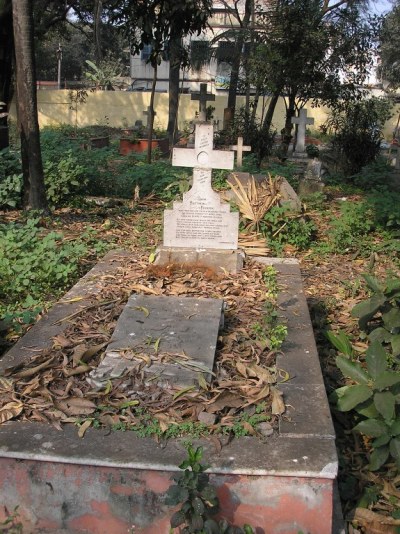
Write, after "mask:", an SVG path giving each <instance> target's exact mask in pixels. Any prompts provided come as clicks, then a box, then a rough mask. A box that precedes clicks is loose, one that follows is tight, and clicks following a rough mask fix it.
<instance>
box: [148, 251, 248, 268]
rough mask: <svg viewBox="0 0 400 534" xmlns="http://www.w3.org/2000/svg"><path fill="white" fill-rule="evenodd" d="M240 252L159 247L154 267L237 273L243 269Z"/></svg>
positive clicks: (242, 257) (242, 256)
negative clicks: (200, 268)
mask: <svg viewBox="0 0 400 534" xmlns="http://www.w3.org/2000/svg"><path fill="white" fill-rule="evenodd" d="M243 259H244V253H243V251H241V250H224V249H207V248H197V249H193V248H183V247H165V246H160V247H158V248H157V250H156V259H155V262H154V264H155V265H172V264H174V263H175V264H178V265H181V264H185V265H190V264H192V265H199V266H203V267H208V268H210V269H212V270H214V271H215V272H217V273H224V272H228V273H237V272H238V271H240V269H241V268H242V267H243Z"/></svg>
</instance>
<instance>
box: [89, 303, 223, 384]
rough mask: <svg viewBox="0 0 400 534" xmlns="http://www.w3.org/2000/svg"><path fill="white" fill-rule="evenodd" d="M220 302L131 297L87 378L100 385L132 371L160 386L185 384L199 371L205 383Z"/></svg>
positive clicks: (219, 319)
mask: <svg viewBox="0 0 400 534" xmlns="http://www.w3.org/2000/svg"><path fill="white" fill-rule="evenodd" d="M223 304H224V302H223V300H221V299H198V298H192V297H183V298H181V297H173V296H146V295H139V294H134V295H132V296H131V297H130V298H129V300H128V302H127V305H126V306H125V308H124V310H123V312H122V314H121V315H120V317H119V319H118V321H117V324H116V327H115V330H114V333H113V335H112V337H111V340H110V343H109V345H108V347H107V349H106V353H105V356H104V358H103V360H102V362H101V363H100V365H99V366H98V367H97V368H96V369H94V370H93V371H91V372H90V374H89V377H88V379H87V381H88V382H89V384H90V385H91V386H92V387H93V388H95V389H102V388H103V387H105V386H106V385H107V383H108V381H109V380H111V379H114V378H118V377H120V376H122V375H123V374H124V373H125V372H127V371H132V372H135V369H136V370H137V371H139V369H141V370H142V371H143V373H144V376H145V380H146V379H147V380H148V381H149V382H150V381H153V380H156V381H157V384H158V385H159V386H161V387H167V386H169V385H175V386H180V387H183V388H184V387H190V386H192V385H193V384H196V383H198V377H199V373H200V374H203V376H204V378H205V379H206V380H207V381H210V380H211V376H212V368H213V365H214V356H215V350H216V346H217V340H218V331H219V328H220V326H222V324H223Z"/></svg>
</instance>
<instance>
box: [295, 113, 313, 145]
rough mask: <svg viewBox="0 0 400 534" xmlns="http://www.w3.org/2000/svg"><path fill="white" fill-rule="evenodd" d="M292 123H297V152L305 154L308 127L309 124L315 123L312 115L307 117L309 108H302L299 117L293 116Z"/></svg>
mask: <svg viewBox="0 0 400 534" xmlns="http://www.w3.org/2000/svg"><path fill="white" fill-rule="evenodd" d="M292 124H297V125H298V128H297V141H296V151H295V153H296V154H304V152H305V148H306V147H305V142H306V127H307V124H314V119H313V118H312V117H307V108H303V109H301V110H300V113H299V116H298V117H292Z"/></svg>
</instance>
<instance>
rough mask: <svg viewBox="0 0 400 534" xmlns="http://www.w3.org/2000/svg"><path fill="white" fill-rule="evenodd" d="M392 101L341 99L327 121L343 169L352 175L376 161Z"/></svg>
mask: <svg viewBox="0 0 400 534" xmlns="http://www.w3.org/2000/svg"><path fill="white" fill-rule="evenodd" d="M391 108H392V104H391V102H390V101H389V100H388V99H385V98H377V97H372V98H364V99H363V100H358V101H351V102H339V103H338V104H337V106H336V109H334V110H332V113H331V115H330V116H329V117H328V120H327V121H326V123H325V129H326V130H329V131H331V132H332V133H333V134H334V139H333V147H334V149H335V151H336V152H337V154H338V157H339V158H340V160H341V165H342V168H343V171H344V172H345V173H346V174H348V175H353V174H355V173H358V172H360V171H361V169H362V168H363V167H364V166H365V165H367V164H368V163H371V162H372V161H374V160H375V159H376V158H377V156H378V155H379V152H380V144H381V140H382V137H383V136H382V128H383V126H384V124H385V122H386V121H387V120H388V119H389V118H390V110H391Z"/></svg>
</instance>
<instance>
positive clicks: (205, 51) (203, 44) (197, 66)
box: [190, 40, 210, 71]
mask: <svg viewBox="0 0 400 534" xmlns="http://www.w3.org/2000/svg"><path fill="white" fill-rule="evenodd" d="M209 61H210V42H209V41H205V40H203V41H191V42H190V63H191V66H192V69H193V70H195V71H199V70H201V68H202V67H203V66H204V65H206V64H207V63H208V62H209Z"/></svg>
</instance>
